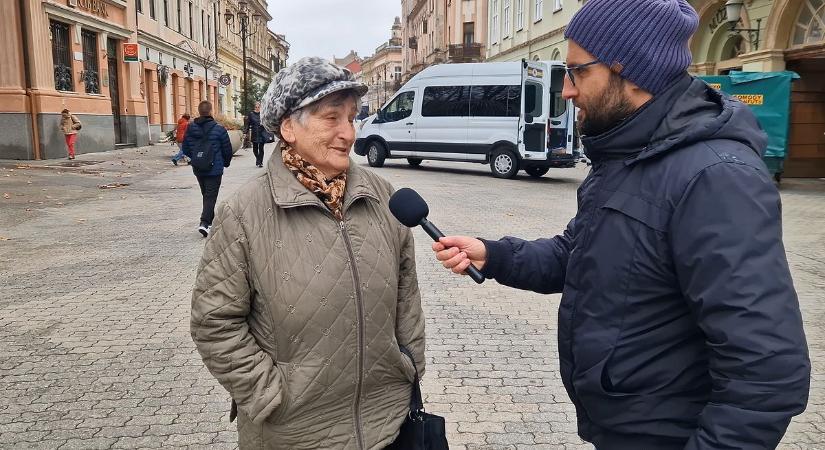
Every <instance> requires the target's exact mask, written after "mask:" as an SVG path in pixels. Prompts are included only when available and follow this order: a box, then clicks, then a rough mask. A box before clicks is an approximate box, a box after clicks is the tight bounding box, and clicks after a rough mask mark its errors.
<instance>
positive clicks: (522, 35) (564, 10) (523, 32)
mask: <svg viewBox="0 0 825 450" xmlns="http://www.w3.org/2000/svg"><path fill="white" fill-rule="evenodd" d="M488 3H489V13H488V14H489V27H488V31H489V34H488V37H487V39H488V45H487V59H488V60H490V61H520V60H522V59H527V60H533V61H538V60H555V61H559V60H564V59H565V58H566V57H567V40H566V39H565V38H564V30H565V29H566V28H567V24H568V23H569V22H570V19H572V18H573V15H574V14H575V13H576V12H577V11H578V10H579V8H581V6H582V4H583V3H584V2H583V1H582V0H488Z"/></svg>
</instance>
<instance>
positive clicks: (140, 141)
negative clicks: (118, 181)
mask: <svg viewBox="0 0 825 450" xmlns="http://www.w3.org/2000/svg"><path fill="white" fill-rule="evenodd" d="M136 20H137V16H136V10H135V3H134V0H128V1H127V0H16V1H12V0H4V1H0V36H1V37H2V42H0V61H3V63H2V64H0V135H2V136H3V140H2V142H0V158H10V159H47V158H60V157H65V156H66V145H65V139H64V137H63V134H62V133H61V132H60V131H59V130H58V124H59V123H60V112H61V110H63V109H64V108H66V109H69V110H70V111H72V113H74V114H75V115H77V116H78V117H79V118H80V120H81V121H82V122H83V129H82V131H81V132H80V133H79V137H78V140H77V143H76V151H77V153H89V152H99V151H105V150H111V149H113V148H115V147H116V146H129V145H132V146H134V145H146V144H147V143H148V142H149V124H148V117H147V109H146V102H145V100H144V98H143V95H142V94H141V81H142V77H141V66H140V63H139V62H124V55H123V48H124V46H123V44H125V43H135V42H136V41H137V33H136V31H135V30H136Z"/></svg>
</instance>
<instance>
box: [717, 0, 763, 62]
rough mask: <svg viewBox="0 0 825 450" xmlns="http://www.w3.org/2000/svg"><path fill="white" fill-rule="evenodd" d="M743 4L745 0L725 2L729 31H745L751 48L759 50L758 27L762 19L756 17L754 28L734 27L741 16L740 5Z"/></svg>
mask: <svg viewBox="0 0 825 450" xmlns="http://www.w3.org/2000/svg"><path fill="white" fill-rule="evenodd" d="M744 6H745V0H728V1H727V2H725V12H726V13H727V16H728V23H730V31H731V32H734V33H737V32H743V31H745V32H747V33H748V37H749V38H750V39H749V40H750V44H751V46H752V47H753V50H759V29H760V28H761V26H762V19H756V28H736V24H737V23H739V20H740V19H741V18H742V7H744Z"/></svg>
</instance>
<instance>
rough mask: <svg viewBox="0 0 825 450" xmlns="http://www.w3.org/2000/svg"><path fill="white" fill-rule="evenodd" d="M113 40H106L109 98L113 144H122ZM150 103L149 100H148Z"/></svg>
mask: <svg viewBox="0 0 825 450" xmlns="http://www.w3.org/2000/svg"><path fill="white" fill-rule="evenodd" d="M117 47H118V45H117V41H116V40H115V39H111V38H110V39H107V40H106V54H107V55H108V56H107V58H106V59H107V62H108V64H109V97H111V99H112V122H113V123H114V128H115V144H122V143H123V132H122V128H121V124H120V77H119V76H118V71H117V66H118V51H117ZM150 101H151V100H150Z"/></svg>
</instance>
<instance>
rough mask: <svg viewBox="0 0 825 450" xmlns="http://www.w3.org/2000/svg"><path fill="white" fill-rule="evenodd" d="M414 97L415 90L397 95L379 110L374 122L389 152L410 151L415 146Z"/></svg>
mask: <svg viewBox="0 0 825 450" xmlns="http://www.w3.org/2000/svg"><path fill="white" fill-rule="evenodd" d="M415 97H416V89H411V90H406V91H404V92H401V93H399V94H398V95H396V96H395V98H394V99H392V101H390V102H389V103H388V104H387V106H385V107H384V109H382V110H381V113H380V115H379V117H376V118H375V121H378V122H379V123H378V129H379V130H380V135H381V137H383V138H384V140H386V141H387V145H388V150H390V151H392V150H401V151H410V150H412V149H413V146H414V145H415V136H416V128H415V116H414V115H413V106H414V105H415ZM375 121H373V123H375Z"/></svg>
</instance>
